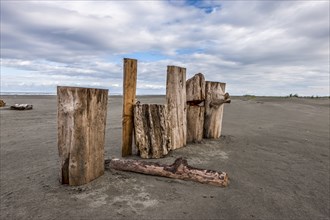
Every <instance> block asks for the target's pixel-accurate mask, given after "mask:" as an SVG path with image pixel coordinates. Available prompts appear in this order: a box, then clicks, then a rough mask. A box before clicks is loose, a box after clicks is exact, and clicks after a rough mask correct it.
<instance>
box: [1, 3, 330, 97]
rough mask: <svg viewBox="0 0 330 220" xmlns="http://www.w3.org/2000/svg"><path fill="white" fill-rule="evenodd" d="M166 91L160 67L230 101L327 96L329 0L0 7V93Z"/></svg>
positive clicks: (18, 5)
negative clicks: (132, 87)
mask: <svg viewBox="0 0 330 220" xmlns="http://www.w3.org/2000/svg"><path fill="white" fill-rule="evenodd" d="M124 57H129V58H136V59H138V61H139V62H138V89H137V92H138V94H165V82H166V68H167V65H178V66H182V67H186V68H187V78H189V77H191V76H193V75H194V74H196V73H198V72H202V73H203V74H204V75H205V76H206V79H207V80H210V81H221V82H226V83H227V91H228V92H229V93H230V94H233V95H244V94H254V95H281V96H283V95H288V94H290V93H293V94H294V93H297V94H299V95H322V96H323V95H327V96H328V95H329V1H203V2H199V1H193V2H192V1H190V2H184V1H146V2H144V1H94V2H88V1H67V2H59V1H49V2H45V1H29V2H28V1H1V92H23V91H29V92H54V93H55V91H56V86H57V85H70V86H88V87H97V88H109V90H110V94H114V93H122V59H123V58H124Z"/></svg>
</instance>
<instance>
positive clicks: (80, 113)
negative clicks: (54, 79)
mask: <svg viewBox="0 0 330 220" xmlns="http://www.w3.org/2000/svg"><path fill="white" fill-rule="evenodd" d="M107 102H108V90H104V89H91V88H77V87H62V86H59V87H57V104H58V109H57V116H58V151H59V156H60V163H61V171H60V180H61V182H62V183H63V184H69V185H73V186H75V185H82V184H86V183H88V182H90V181H92V180H93V179H95V178H97V177H99V176H101V175H103V173H104V163H103V161H104V141H105V138H104V137H105V126H106V117H107Z"/></svg>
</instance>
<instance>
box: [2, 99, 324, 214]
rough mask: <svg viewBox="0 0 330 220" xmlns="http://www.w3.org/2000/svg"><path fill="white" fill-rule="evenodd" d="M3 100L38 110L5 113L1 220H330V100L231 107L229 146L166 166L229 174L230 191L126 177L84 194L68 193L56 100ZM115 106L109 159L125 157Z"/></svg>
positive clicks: (188, 150) (211, 146)
mask: <svg viewBox="0 0 330 220" xmlns="http://www.w3.org/2000/svg"><path fill="white" fill-rule="evenodd" d="M1 99H4V100H5V102H6V103H7V104H15V103H28V104H33V105H34V109H33V110H30V111H11V110H4V109H2V110H0V114H1V136H0V137H1V140H0V141H1V142H0V143H1V151H0V152H1V182H0V186H1V195H0V196H1V197H0V198H1V209H0V211H1V212H0V219H329V218H330V217H329V208H330V207H329V206H330V202H329V200H330V199H329V198H330V193H329V188H330V186H329V179H330V177H329V171H330V167H329V159H330V156H329V113H330V112H329V109H330V108H329V99H300V98H299V99H297V98H291V99H290V98H252V99H247V98H239V97H238V98H235V99H234V100H233V101H232V103H231V104H229V105H226V106H225V112H224V121H223V137H222V138H221V139H219V140H205V141H203V143H202V144H189V145H187V147H185V148H182V149H179V150H176V151H172V152H171V153H170V154H169V155H168V156H167V157H166V158H164V159H161V160H158V161H161V162H163V163H172V162H173V161H174V159H175V158H177V157H181V156H183V157H186V158H187V159H188V162H189V163H190V164H191V165H193V166H196V167H200V168H207V169H214V170H219V171H226V172H227V173H228V174H229V177H230V185H229V186H228V187H226V188H220V187H215V186H210V185H204V184H200V183H195V182H189V181H182V180H174V179H167V178H162V177H155V176H146V175H141V174H135V173H128V172H119V171H106V172H105V175H103V176H102V177H100V178H98V179H96V180H95V181H93V182H91V183H89V184H87V185H84V186H80V187H69V186H65V185H61V184H60V183H59V182H58V171H59V164H58V153H57V143H56V138H57V130H56V129H57V128H56V126H57V121H56V120H57V119H56V108H57V107H56V97H55V96H2V97H1ZM140 100H141V102H142V103H162V102H163V101H164V97H161V96H160V97H159V96H153V97H140ZM109 101H110V102H109V106H108V120H107V131H106V147H105V148H106V153H105V154H106V155H105V157H106V158H111V157H120V152H121V97H110V100H109ZM132 158H137V157H136V156H133V157H132Z"/></svg>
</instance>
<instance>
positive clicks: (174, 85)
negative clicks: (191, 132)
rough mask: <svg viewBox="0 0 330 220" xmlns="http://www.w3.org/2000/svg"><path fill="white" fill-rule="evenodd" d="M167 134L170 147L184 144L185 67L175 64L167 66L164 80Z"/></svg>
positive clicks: (175, 147)
mask: <svg viewBox="0 0 330 220" xmlns="http://www.w3.org/2000/svg"><path fill="white" fill-rule="evenodd" d="M166 103H167V120H166V122H167V125H166V126H167V136H168V138H169V146H170V149H173V150H174V149H177V148H181V147H184V146H186V141H187V140H186V139H187V137H186V136H187V115H186V69H185V68H182V67H177V66H168V67H167V81H166Z"/></svg>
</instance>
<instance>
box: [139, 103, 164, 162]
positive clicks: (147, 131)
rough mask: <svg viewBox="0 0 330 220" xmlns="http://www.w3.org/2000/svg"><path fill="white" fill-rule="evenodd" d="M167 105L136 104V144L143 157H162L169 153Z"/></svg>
mask: <svg viewBox="0 0 330 220" xmlns="http://www.w3.org/2000/svg"><path fill="white" fill-rule="evenodd" d="M165 116H166V107H165V105H157V104H143V105H139V104H138V105H135V106H134V131H135V132H134V133H135V145H136V147H137V148H138V151H139V154H140V156H141V157H142V158H161V157H164V156H165V155H167V154H168V140H167V136H166V126H165Z"/></svg>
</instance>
